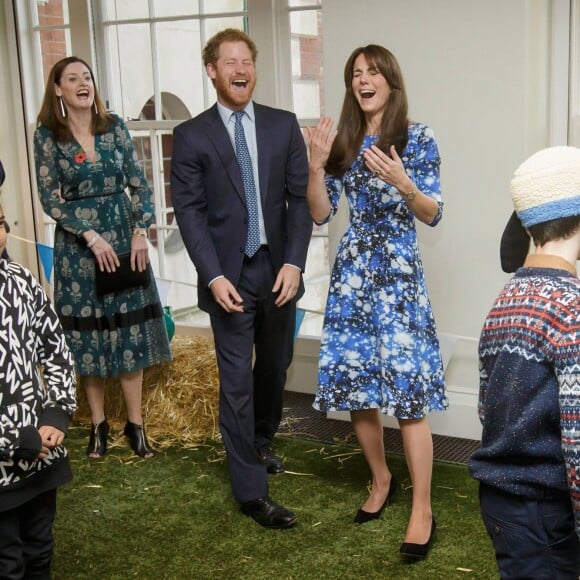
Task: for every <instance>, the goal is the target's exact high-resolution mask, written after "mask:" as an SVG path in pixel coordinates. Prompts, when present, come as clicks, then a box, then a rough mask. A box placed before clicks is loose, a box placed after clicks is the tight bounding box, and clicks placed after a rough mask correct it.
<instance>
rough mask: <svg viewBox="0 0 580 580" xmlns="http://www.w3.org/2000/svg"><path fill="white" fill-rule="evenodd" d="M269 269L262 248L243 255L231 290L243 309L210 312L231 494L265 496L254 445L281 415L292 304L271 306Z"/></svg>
mask: <svg viewBox="0 0 580 580" xmlns="http://www.w3.org/2000/svg"><path fill="white" fill-rule="evenodd" d="M275 275H276V274H275V272H274V269H273V267H272V263H271V260H270V256H269V253H268V250H267V248H266V247H262V248H260V249H259V250H258V252H257V253H256V254H255V256H254V257H253V258H251V259H249V258H246V259H245V260H244V265H243V267H242V272H241V276H240V280H239V282H238V284H237V287H236V288H237V290H238V292H239V294H240V295H241V297H242V299H243V306H244V312H243V313H232V314H229V313H226V312H219V313H217V314H212V315H211V325H212V330H213V334H214V340H215V347H216V355H217V361H218V369H219V377H220V397H219V407H220V408H219V424H220V431H221V434H222V438H223V442H224V447H225V449H226V457H227V465H228V470H229V474H230V480H231V484H232V491H233V494H234V497H235V498H236V500H237V501H238V502H242V503H243V502H247V501H252V500H254V499H257V498H259V497H264V496H266V495H267V494H268V474H267V472H266V466H265V465H264V464H263V463H262V461H261V460H260V457H259V455H258V449H260V448H261V447H263V446H265V445H269V444H270V443H271V442H272V439H273V438H274V435H275V433H276V431H277V430H278V426H279V424H280V420H281V418H282V404H283V392H284V385H285V383H286V372H287V370H288V367H289V366H290V363H291V361H292V352H293V336H294V326H295V317H296V304H295V303H294V302H292V303H290V304H286V305H285V306H283V307H282V308H279V307H277V306H276V305H275V304H274V301H275V300H276V297H277V294H274V293H273V292H272V287H273V286H274V281H275Z"/></svg>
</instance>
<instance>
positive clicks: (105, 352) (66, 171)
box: [34, 57, 171, 458]
mask: <svg viewBox="0 0 580 580" xmlns="http://www.w3.org/2000/svg"><path fill="white" fill-rule="evenodd" d="M34 152H35V161H36V177H37V185H38V191H39V195H40V200H41V203H42V207H43V208H44V211H45V212H46V213H47V214H48V215H49V216H50V217H51V218H52V219H54V221H55V222H56V229H55V234H54V266H55V268H54V271H55V291H54V302H55V308H56V311H57V313H58V315H59V318H60V321H61V324H62V326H63V328H64V330H65V333H66V336H67V341H68V344H69V347H70V349H71V350H72V352H73V354H74V357H75V362H76V367H77V372H78V374H79V375H80V376H82V377H83V384H84V387H85V391H86V394H87V399H88V402H89V406H90V409H91V421H92V428H91V436H90V439H89V446H88V449H87V455H88V456H89V457H92V458H96V457H101V456H102V455H104V454H105V453H106V450H107V435H108V431H109V426H108V424H107V421H106V418H105V411H104V400H105V388H104V378H106V377H119V379H120V382H121V388H122V390H123V395H124V398H125V403H126V406H127V423H126V425H125V434H126V435H127V437H128V438H129V442H130V444H131V447H132V449H133V450H134V451H135V453H137V454H138V455H140V456H142V457H146V458H149V457H153V455H154V452H153V450H152V449H151V447H150V445H149V443H148V441H147V437H146V435H145V430H144V427H143V419H142V413H141V399H142V385H143V369H144V368H147V367H150V366H152V365H156V364H158V363H163V362H168V361H170V360H171V351H170V348H169V341H168V338H167V331H166V329H165V324H164V317H163V310H162V308H161V304H160V302H159V296H158V293H157V288H156V285H155V280H154V277H153V273H152V270H151V266H150V265H149V257H148V245H147V237H146V234H147V228H148V227H149V226H150V225H151V224H152V223H153V219H154V207H153V195H152V192H151V190H150V188H149V186H148V185H147V181H146V179H145V176H144V174H143V171H142V169H141V166H140V164H139V161H138V159H137V155H136V152H135V149H134V147H133V142H132V140H131V137H130V135H129V132H128V131H127V128H126V127H125V125H124V123H123V121H122V120H121V119H120V118H119V117H117V116H116V115H112V114H108V113H107V112H106V111H105V108H104V106H103V103H102V101H101V99H100V98H99V95H98V93H97V91H96V87H95V84H94V77H93V73H92V71H91V69H90V67H89V66H88V65H87V63H86V62H84V61H83V60H81V59H79V58H76V57H68V58H65V59H62V60H60V61H59V62H57V63H56V64H55V65H54V66H53V68H52V70H51V72H50V74H49V77H48V81H47V88H46V92H45V95H44V100H43V104H42V108H41V111H40V114H39V116H38V128H37V129H36V132H35V134H34ZM127 189H128V190H129V192H130V196H129V195H127V192H126V190H127ZM127 252H130V254H131V258H130V259H131V267H132V269H133V270H139V271H140V272H142V271H144V270H147V271H148V272H149V280H150V283H149V285H148V286H139V287H135V288H130V289H126V290H121V291H119V292H117V293H114V294H105V295H104V296H98V295H97V293H96V287H95V271H96V269H97V268H98V269H100V270H101V271H107V272H111V271H114V270H116V268H118V267H119V265H120V262H119V258H118V255H119V254H121V253H127Z"/></svg>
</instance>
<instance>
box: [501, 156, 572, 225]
mask: <svg viewBox="0 0 580 580" xmlns="http://www.w3.org/2000/svg"><path fill="white" fill-rule="evenodd" d="M510 191H511V194H512V200H513V203H514V209H515V210H516V213H517V215H518V217H519V218H520V221H521V222H522V225H523V226H524V227H526V228H527V227H530V226H535V225H536V224H541V223H544V222H547V221H550V220H553V219H557V218H563V217H570V216H575V215H580V149H578V148H576V147H549V148H548V149H542V150H541V151H538V152H537V153H534V154H533V155H532V156H531V157H530V158H528V159H526V161H524V162H523V163H522V164H521V165H520V166H519V167H518V168H517V169H516V171H515V173H514V176H513V179H512V181H511V185H510Z"/></svg>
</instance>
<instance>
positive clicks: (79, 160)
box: [75, 152, 87, 163]
mask: <svg viewBox="0 0 580 580" xmlns="http://www.w3.org/2000/svg"><path fill="white" fill-rule="evenodd" d="M86 158H87V154H86V153H83V152H81V153H77V154H76V155H75V162H76V163H84V161H85V159H86Z"/></svg>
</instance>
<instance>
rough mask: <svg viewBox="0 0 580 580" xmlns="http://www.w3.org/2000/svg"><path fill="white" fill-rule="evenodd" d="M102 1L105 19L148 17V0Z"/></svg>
mask: <svg viewBox="0 0 580 580" xmlns="http://www.w3.org/2000/svg"><path fill="white" fill-rule="evenodd" d="M75 1H76V0H75ZM172 1H173V0H172ZM102 2H103V13H104V18H105V21H107V20H130V19H134V18H149V4H148V0H102ZM169 3H172V2H169Z"/></svg>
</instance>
